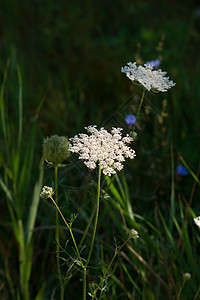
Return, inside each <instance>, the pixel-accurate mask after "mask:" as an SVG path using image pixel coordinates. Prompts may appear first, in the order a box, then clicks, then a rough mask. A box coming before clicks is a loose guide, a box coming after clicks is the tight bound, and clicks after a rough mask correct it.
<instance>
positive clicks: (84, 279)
mask: <svg viewBox="0 0 200 300" xmlns="http://www.w3.org/2000/svg"><path fill="white" fill-rule="evenodd" d="M83 300H86V268H83Z"/></svg>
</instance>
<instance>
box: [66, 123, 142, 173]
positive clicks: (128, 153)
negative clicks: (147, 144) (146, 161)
mask: <svg viewBox="0 0 200 300" xmlns="http://www.w3.org/2000/svg"><path fill="white" fill-rule="evenodd" d="M96 127H97V126H96V125H94V126H88V127H85V129H86V130H87V132H88V134H83V133H81V134H79V136H77V135H76V136H75V137H74V138H71V139H70V141H71V144H70V146H69V151H71V152H75V153H78V154H79V159H82V160H83V161H84V164H85V165H86V166H87V167H88V168H89V169H95V168H96V166H97V164H99V167H100V169H101V170H102V171H103V173H104V174H105V175H108V176H111V175H112V174H116V171H121V170H122V169H123V162H124V161H125V158H130V159H133V158H134V157H135V156H136V154H135V151H134V150H133V149H131V148H130V147H129V146H128V145H127V144H130V143H131V142H132V141H133V138H132V137H130V136H129V135H128V134H127V135H126V136H125V137H122V133H121V131H122V128H115V127H113V128H112V129H111V133H109V132H108V131H107V130H106V129H104V128H103V127H102V128H100V130H98V129H97V128H96Z"/></svg>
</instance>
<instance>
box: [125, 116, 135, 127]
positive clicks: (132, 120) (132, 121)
mask: <svg viewBox="0 0 200 300" xmlns="http://www.w3.org/2000/svg"><path fill="white" fill-rule="evenodd" d="M135 121H136V116H135V115H131V114H128V115H126V117H125V122H126V124H127V125H134V124H135Z"/></svg>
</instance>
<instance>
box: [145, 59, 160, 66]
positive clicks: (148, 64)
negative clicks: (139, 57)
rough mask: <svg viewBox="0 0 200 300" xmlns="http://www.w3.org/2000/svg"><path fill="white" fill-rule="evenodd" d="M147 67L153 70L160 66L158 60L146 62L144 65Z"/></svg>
mask: <svg viewBox="0 0 200 300" xmlns="http://www.w3.org/2000/svg"><path fill="white" fill-rule="evenodd" d="M145 64H146V65H147V66H151V67H153V68H157V67H159V66H160V60H159V59H156V60H150V61H147V62H146V63H145Z"/></svg>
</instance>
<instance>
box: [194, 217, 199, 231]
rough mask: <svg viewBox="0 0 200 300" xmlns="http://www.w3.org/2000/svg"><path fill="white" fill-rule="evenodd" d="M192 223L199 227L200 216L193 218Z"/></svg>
mask: <svg viewBox="0 0 200 300" xmlns="http://www.w3.org/2000/svg"><path fill="white" fill-rule="evenodd" d="M194 223H195V224H196V225H197V226H198V227H199V228H200V216H199V217H196V218H194Z"/></svg>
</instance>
